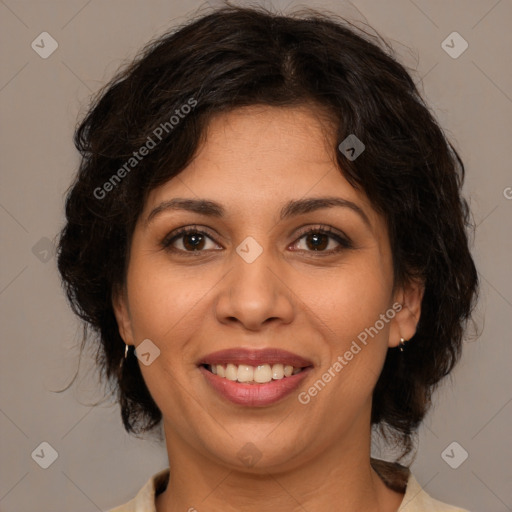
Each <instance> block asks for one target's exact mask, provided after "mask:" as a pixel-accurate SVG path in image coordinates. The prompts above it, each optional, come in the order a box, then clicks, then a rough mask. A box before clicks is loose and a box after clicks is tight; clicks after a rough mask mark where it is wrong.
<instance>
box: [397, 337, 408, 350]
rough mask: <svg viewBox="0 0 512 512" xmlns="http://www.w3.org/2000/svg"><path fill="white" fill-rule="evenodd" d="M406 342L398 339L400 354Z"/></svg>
mask: <svg viewBox="0 0 512 512" xmlns="http://www.w3.org/2000/svg"><path fill="white" fill-rule="evenodd" d="M406 341H407V340H405V339H404V338H400V345H399V346H400V352H403V351H404V345H405V342H406Z"/></svg>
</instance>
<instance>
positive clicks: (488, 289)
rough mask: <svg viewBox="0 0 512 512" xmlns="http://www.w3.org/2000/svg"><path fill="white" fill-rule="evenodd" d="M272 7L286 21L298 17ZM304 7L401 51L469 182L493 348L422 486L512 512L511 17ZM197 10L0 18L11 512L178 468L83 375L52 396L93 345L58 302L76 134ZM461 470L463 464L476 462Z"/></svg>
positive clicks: (104, 6)
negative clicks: (110, 85)
mask: <svg viewBox="0 0 512 512" xmlns="http://www.w3.org/2000/svg"><path fill="white" fill-rule="evenodd" d="M235 3H236V2H235ZM211 5H214V6H215V5H218V4H216V3H214V2H211ZM266 5H267V6H268V5H269V4H268V3H267V4H266ZM273 5H274V6H276V7H278V8H282V9H284V10H285V11H286V10H287V9H290V8H292V7H293V6H296V5H298V4H297V3H294V2H277V1H276V2H274V4H273ZM301 5H305V4H301ZM307 5H308V6H316V7H320V8H322V7H325V8H328V9H330V10H332V11H334V12H337V13H339V14H342V15H343V16H345V17H347V18H349V19H351V20H366V21H367V22H368V23H369V24H370V25H371V26H373V27H374V28H375V29H376V30H377V31H378V32H379V33H380V34H382V35H383V36H384V37H385V38H386V39H388V40H389V41H390V42H391V43H392V44H393V46H394V48H395V49H396V51H397V52H398V55H399V56H400V58H401V59H402V61H403V62H404V63H405V64H406V65H407V66H409V67H410V68H412V69H413V76H414V78H415V80H416V81H417V82H418V83H420V87H421V90H422V91H423V94H424V96H425V97H426V99H427V101H428V102H429V104H430V105H431V107H432V109H433V111H434V113H435V115H436V116H437V118H438V119H439V120H440V122H441V124H442V126H443V127H444V128H445V129H446V133H447V134H448V136H449V137H450V138H451V140H452V141H453V142H454V144H455V146H456V148H457V149H458V150H459V151H460V153H461V156H462V158H463V160H464V162H465V164H466V168H467V181H466V184H465V193H466V195H467V196H468V197H469V198H470V201H471V207H472V210H473V213H474V217H475V222H476V224H477V225H478V227H477V230H476V235H475V243H474V249H473V253H474V256H475V259H476V262H477V265H478V268H479V274H480V278H481V281H482V291H481V299H480V302H479V305H478V310H477V312H476V320H477V322H478V324H479V329H480V331H481V336H480V337H479V338H478V339H474V338H473V339H469V340H468V341H467V342H466V344H465V352H464V356H463V359H462V361H461V363H460V365H459V366H458V367H457V368H456V370H455V371H454V373H453V377H452V378H451V379H450V380H449V381H446V382H445V384H444V385H443V386H442V388H441V389H440V390H439V392H438V393H437V394H436V407H435V409H434V410H433V411H432V413H431V414H429V416H428V418H427V419H426V421H425V424H424V426H423V427H422V428H421V431H420V436H419V441H420V444H419V450H418V454H417V457H416V460H415V462H414V464H413V466H412V468H413V471H414V473H415V475H416V477H417V479H418V480H419V482H420V483H421V484H422V485H423V486H424V487H425V488H426V490H427V492H429V493H431V494H432V495H434V496H435V497H437V498H438V499H441V500H443V501H447V502H452V503H456V504H458V505H460V506H464V507H465V508H469V509H470V510H472V511H473V512H476V511H482V512H483V511H485V512H504V511H507V510H512V485H511V481H512V477H511V470H510V461H511V460H512V457H511V448H510V447H511V443H510V430H511V429H510V425H511V418H512V404H511V402H512V386H511V377H510V370H509V366H510V362H511V350H512V349H511V347H512V344H511V343H510V341H511V339H510V338H511V336H510V332H511V327H512V324H511V317H512V286H511V275H510V253H511V249H512V247H511V244H512V242H511V240H512V237H511V236H510V233H511V222H510V215H511V212H512V199H511V198H512V189H511V188H510V187H512V173H511V172H510V139H511V120H512V116H511V113H512V73H511V68H510V54H511V50H512V48H511V46H512V45H511V31H510V22H511V21H512V2H511V1H510V0H499V1H496V0H471V1H462V0H451V1H449V2H444V1H441V0H435V1H421V0H415V1H413V0H391V1H386V2H383V1H380V0H360V1H355V2H353V3H350V2H345V1H343V2H342V1H336V2H327V1H322V2H308V4H307ZM199 6H202V7H203V8H208V3H204V2H203V3H201V4H200V3H197V2H185V1H172V2H171V1H167V0H166V1H164V0H151V1H142V0H130V1H127V0H125V1H121V0H109V1H108V2H105V1H100V0H89V1H87V0H72V1H70V0H67V1H58V0H53V1H35V0H32V1H29V0H26V1H23V0H4V1H0V14H1V21H0V38H1V43H2V45H1V58H2V61H1V62H2V65H1V76H0V108H1V119H2V123H1V135H2V141H1V151H0V158H1V165H2V186H1V189H0V225H1V236H2V251H1V274H0V303H1V315H2V317H1V322H2V324H1V325H2V343H1V357H0V443H1V446H0V464H1V465H0V510H1V511H2V512H15V511H16V512H23V511H36V510H37V511H38V512H45V511H64V510H73V511H74V512H89V511H95V510H106V509H108V508H110V507H113V506H115V505H119V504H121V503H124V502H125V501H127V500H128V499H130V498H132V497H133V496H134V494H135V493H136V491H137V490H138V489H139V488H140V487H141V486H142V485H143V484H144V483H145V482H146V480H147V479H148V478H149V477H150V476H151V475H152V474H154V473H156V472H157V471H158V470H160V469H162V468H164V467H166V466H167V458H166V453H165V448H164V446H163V445H159V444H158V443H156V442H154V441H147V440H146V441H144V440H139V439H135V438H133V437H130V436H128V435H127V434H125V433H124V430H123V428H122V424H121V420H120V415H119V409H118V407H117V406H115V405H111V404H110V405H109V403H108V402H106V403H104V404H103V405H100V406H98V407H90V404H91V403H93V402H94V401H95V400H98V399H99V398H101V396H102V394H101V389H100V388H99V387H98V385H97V383H96V379H97V374H96V373H95V371H94V369H93V368H92V366H91V364H90V360H88V359H87V358H86V357H85V358H83V359H82V363H81V365H80V372H79V378H78V382H77V385H75V386H72V387H71V388H70V389H69V390H67V391H65V392H63V393H55V392H54V390H57V389H60V388H63V387H65V386H66V385H67V384H68V383H69V382H70V379H71V378H72V377H73V375H74V374H75V370H76V368H77V365H78V342H79V340H80V330H79V323H78V321H77V320H76V319H75V318H74V316H73V314H72V313H71V311H70V309H69V308H68V306H67V303H66V301H65V298H64V294H63V292H62V291H61V288H60V282H59V278H58V274H57V270H56V267H55V257H54V256H53V255H52V241H53V240H54V238H55V236H56V234H57V233H58V231H59V229H60V228H61V227H62V225H63V219H64V214H63V194H64V192H65V190H66V188H67V187H68V185H69V184H70V182H71V179H72V176H73V174H74V172H75V170H76V165H77V162H78V157H77V154H76V152H75V150H74V146H73V144H72V132H73V129H74V127H75V124H76V121H77V118H78V116H79V114H80V112H83V111H84V110H85V109H86V107H87V105H88V102H89V97H90V95H91V94H92V93H94V92H96V91H97V90H98V89H99V88H100V87H101V86H102V85H103V84H104V83H105V82H106V81H107V80H108V79H109V78H110V77H111V76H112V74H113V73H114V72H115V70H116V69H117V67H118V66H119V65H121V64H123V63H125V62H127V61H128V60H129V59H130V58H132V57H133V56H134V55H135V53H136V52H137V50H138V49H139V48H141V47H142V46H143V45H144V44H145V43H146V42H147V41H148V40H150V39H152V38H154V37H156V36H157V35H159V34H161V33H162V32H163V31H164V30H166V29H167V28H169V27H170V26H174V25H176V24H178V23H183V22H185V21H186V19H187V17H188V16H189V15H191V14H193V13H194V12H195V11H196V9H197V8H198V7H199ZM43 31H46V32H48V33H50V34H51V36H52V37H53V38H54V39H55V40H56V41H57V42H58V49H57V50H56V51H55V52H54V53H53V54H52V55H51V56H50V57H48V58H47V59H43V58H41V57H40V56H39V55H38V54H37V53H36V52H35V51H34V50H33V49H32V48H31V43H32V41H34V40H35V39H36V38H37V36H38V35H39V34H40V33H41V32H43ZM453 31H457V32H458V33H459V34H460V35H461V36H462V37H463V38H464V39H465V40H466V41H467V42H468V44H469V47H468V49H467V50H466V51H465V52H464V53H463V54H462V55H460V56H459V57H458V58H452V57H451V56H449V55H448V54H447V53H446V52H445V50H444V49H443V48H442V46H441V43H442V42H443V41H444V40H445V39H446V37H447V36H448V35H449V34H451V33H452V32H453ZM450 44H451V43H450ZM454 44H456V48H457V45H458V44H459V43H454ZM458 47H459V48H460V46H458ZM507 62H508V64H506V63H507ZM507 196H508V198H507ZM43 441H46V442H48V443H50V445H51V446H52V447H53V448H54V449H55V450H56V451H57V453H58V458H57V459H56V460H55V462H54V463H53V464H52V465H51V466H50V467H48V468H47V469H42V468H41V467H39V465H38V464H36V462H35V458H32V457H31V454H32V452H33V451H34V450H35V449H36V448H37V447H38V446H39V444H40V443H41V442H43ZM453 441H456V442H457V443H459V445H460V446H461V447H462V448H463V449H464V450H466V451H467V452H468V454H469V456H468V458H467V460H465V461H464V463H463V464H461V465H460V466H459V467H458V468H457V469H452V468H451V467H450V466H449V465H448V464H447V463H446V462H445V460H443V458H442V456H441V454H442V453H443V451H444V450H445V448H447V447H448V446H449V445H450V443H452V442H453ZM448 453H449V455H450V456H451V461H452V463H453V461H455V462H457V461H458V460H459V461H460V458H461V454H462V453H463V452H462V449H461V448H459V447H456V448H455V450H454V451H453V452H451V451H450V450H449V451H448ZM45 457H48V451H47V452H46V455H45ZM445 458H446V457H445Z"/></svg>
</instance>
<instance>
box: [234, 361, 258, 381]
mask: <svg viewBox="0 0 512 512" xmlns="http://www.w3.org/2000/svg"><path fill="white" fill-rule="evenodd" d="M237 377H238V378H237V380H238V382H251V380H252V378H253V377H254V368H253V367H252V366H249V365H247V364H241V365H239V366H238V374H237Z"/></svg>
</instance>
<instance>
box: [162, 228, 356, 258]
mask: <svg viewBox="0 0 512 512" xmlns="http://www.w3.org/2000/svg"><path fill="white" fill-rule="evenodd" d="M192 233H193V234H198V235H204V236H206V237H208V238H210V240H212V241H214V242H215V240H213V238H212V237H211V236H210V235H209V234H208V233H207V232H206V231H203V230H202V229H199V228H197V227H196V226H189V227H185V228H181V229H179V230H178V231H176V232H174V233H171V234H169V235H167V236H166V237H165V238H164V239H163V240H162V242H161V246H162V248H163V249H165V250H166V251H168V252H172V253H181V254H183V255H186V256H189V255H190V256H195V255H197V254H200V253H202V252H207V251H205V250H197V251H184V250H182V249H176V248H175V247H172V244H173V243H174V242H175V241H176V240H177V239H179V238H181V237H183V236H185V235H189V234H192ZM311 233H315V234H321V235H327V236H328V237H329V238H332V239H334V240H335V241H336V242H338V243H339V244H340V247H337V248H336V249H331V250H329V251H325V250H324V251H313V250H305V249H299V250H298V252H306V253H316V254H317V255H319V256H322V255H332V254H335V253H338V252H340V251H342V250H344V249H352V248H353V244H352V241H351V240H350V239H349V238H348V237H346V236H342V235H340V234H338V233H337V232H335V231H334V230H333V229H332V228H331V227H329V226H316V227H313V228H309V229H307V230H306V231H303V232H301V233H299V235H298V238H297V239H296V241H295V242H294V245H295V243H296V242H298V241H299V240H300V239H302V238H304V237H305V236H306V235H309V234H311ZM215 243H216V242H215ZM195 257H197V256H195Z"/></svg>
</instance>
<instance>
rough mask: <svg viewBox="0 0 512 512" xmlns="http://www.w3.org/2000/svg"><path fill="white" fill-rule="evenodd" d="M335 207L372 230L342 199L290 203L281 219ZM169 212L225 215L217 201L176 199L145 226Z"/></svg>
mask: <svg viewBox="0 0 512 512" xmlns="http://www.w3.org/2000/svg"><path fill="white" fill-rule="evenodd" d="M334 207H342V208H350V209H351V210H352V211H354V212H356V213H357V214H358V215H359V216H360V217H361V218H362V219H363V221H364V222H365V223H366V224H367V225H368V227H370V228H371V223H370V220H369V219H368V216H367V215H366V213H365V212H364V211H363V210H362V209H361V207H360V206H358V205H357V204H356V203H353V202H352V201H349V200H348V199H343V198H341V197H308V198H306V199H296V200H291V201H288V202H287V203H286V204H285V205H284V206H283V207H282V208H281V212H280V215H279V218H280V220H281V221H283V220H286V219H289V218H291V217H296V216H298V215H302V214H305V213H311V212H314V211H316V210H321V209H324V208H334ZM169 210H186V211H189V212H194V213H199V214H201V215H206V216H208V217H215V218H222V217H223V216H224V214H225V209H224V207H223V206H222V205H220V204H219V203H216V202H215V201H212V200H209V199H188V198H181V197H176V198H174V199H170V200H168V201H164V202H162V203H160V204H159V205H158V206H156V207H155V208H154V209H153V210H152V211H151V213H150V214H149V215H148V217H147V219H146V221H145V226H146V227H147V226H148V225H149V224H150V223H151V222H152V221H153V219H154V218H155V217H156V216H157V215H159V214H161V213H162V212H164V211H169Z"/></svg>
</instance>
